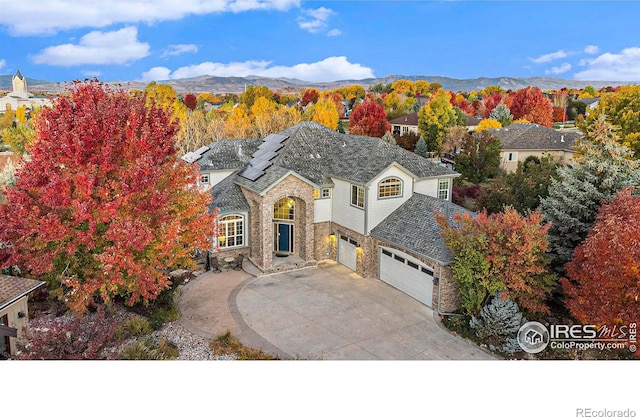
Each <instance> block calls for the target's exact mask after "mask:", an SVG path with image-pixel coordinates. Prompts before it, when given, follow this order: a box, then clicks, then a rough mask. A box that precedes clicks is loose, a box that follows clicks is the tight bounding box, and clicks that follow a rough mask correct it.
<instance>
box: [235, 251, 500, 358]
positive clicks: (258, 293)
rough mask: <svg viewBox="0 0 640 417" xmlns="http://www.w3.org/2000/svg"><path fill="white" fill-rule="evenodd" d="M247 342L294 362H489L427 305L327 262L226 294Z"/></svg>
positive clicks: (265, 278)
mask: <svg viewBox="0 0 640 417" xmlns="http://www.w3.org/2000/svg"><path fill="white" fill-rule="evenodd" d="M229 307H230V310H231V313H232V315H233V316H234V318H235V321H236V322H237V324H238V325H239V327H240V340H241V341H243V343H246V344H249V345H250V346H254V347H260V348H262V349H263V350H265V351H271V352H273V353H275V354H279V355H280V357H283V358H284V357H291V358H295V359H348V360H352V359H372V360H378V359H396V360H407V359H418V360H420V359H467V360H469V359H496V358H495V357H494V356H492V355H490V354H489V353H487V352H485V351H484V350H482V349H480V348H479V347H477V346H476V345H474V344H473V343H470V342H468V341H466V340H464V339H462V338H459V337H457V336H454V335H452V334H451V333H449V332H448V331H446V330H445V329H443V328H442V327H440V326H441V325H440V324H438V323H436V321H435V319H434V312H433V310H432V309H430V308H428V307H427V306H425V305H423V304H421V303H420V302H418V301H416V300H414V299H413V298H411V297H409V296H408V295H405V294H404V293H402V292H400V291H398V290H396V289H395V288H393V287H391V286H389V285H387V284H385V283H384V282H382V281H380V280H377V279H368V278H362V277H360V276H359V275H357V274H355V273H353V272H352V271H351V270H350V269H348V268H347V267H345V266H343V265H340V264H337V263H335V262H327V263H326V264H324V265H323V266H319V267H313V268H307V269H302V270H298V271H292V272H286V273H280V274H274V275H267V276H262V277H258V278H255V279H250V280H248V281H246V282H245V283H243V284H242V285H240V286H238V287H237V288H236V289H235V290H234V291H232V293H231V294H230V297H229Z"/></svg>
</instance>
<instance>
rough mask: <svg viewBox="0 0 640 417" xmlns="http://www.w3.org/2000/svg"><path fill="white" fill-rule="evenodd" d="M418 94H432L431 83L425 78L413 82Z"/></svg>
mask: <svg viewBox="0 0 640 417" xmlns="http://www.w3.org/2000/svg"><path fill="white" fill-rule="evenodd" d="M413 86H414V92H415V93H416V95H421V96H429V95H430V94H431V83H430V82H429V81H425V80H417V81H416V82H415V83H413Z"/></svg>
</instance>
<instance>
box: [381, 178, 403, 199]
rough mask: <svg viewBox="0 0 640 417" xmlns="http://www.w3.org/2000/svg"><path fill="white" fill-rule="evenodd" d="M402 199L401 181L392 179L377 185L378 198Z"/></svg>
mask: <svg viewBox="0 0 640 417" xmlns="http://www.w3.org/2000/svg"><path fill="white" fill-rule="evenodd" d="M391 197H402V180H401V179H400V178H396V177H392V178H387V179H386V180H382V181H380V183H379V184H378V198H391Z"/></svg>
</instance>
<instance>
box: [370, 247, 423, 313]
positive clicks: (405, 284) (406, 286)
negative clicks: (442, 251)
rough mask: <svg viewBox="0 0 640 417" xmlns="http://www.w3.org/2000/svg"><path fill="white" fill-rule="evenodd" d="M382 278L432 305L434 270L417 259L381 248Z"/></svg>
mask: <svg viewBox="0 0 640 417" xmlns="http://www.w3.org/2000/svg"><path fill="white" fill-rule="evenodd" d="M379 256H380V279H381V280H382V281H384V282H386V283H387V284H389V285H391V286H393V287H396V288H397V289H399V290H400V291H402V292H404V293H405V294H407V295H409V296H411V297H413V298H415V299H416V300H418V301H420V302H421V303H423V304H426V305H428V306H429V307H431V304H432V298H433V270H432V269H431V268H429V267H428V266H426V265H425V264H423V263H421V262H420V261H418V260H417V259H415V258H413V257H411V256H409V255H407V254H405V253H402V252H399V251H396V250H393V249H389V248H380V255H379Z"/></svg>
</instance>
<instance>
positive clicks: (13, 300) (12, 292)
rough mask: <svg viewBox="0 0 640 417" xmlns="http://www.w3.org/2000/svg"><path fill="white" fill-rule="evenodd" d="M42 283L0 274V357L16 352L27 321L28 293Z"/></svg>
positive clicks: (4, 357)
mask: <svg viewBox="0 0 640 417" xmlns="http://www.w3.org/2000/svg"><path fill="white" fill-rule="evenodd" d="M42 285H44V282H42V281H36V280H33V279H27V278H19V277H12V276H8V275H0V359H6V358H7V357H9V356H11V355H13V354H14V353H15V352H16V343H17V341H18V340H19V339H21V338H22V337H23V336H24V329H25V328H26V327H27V324H28V323H29V309H28V305H27V298H28V295H29V293H31V292H32V291H34V290H36V289H37V288H39V287H40V286H42Z"/></svg>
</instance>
